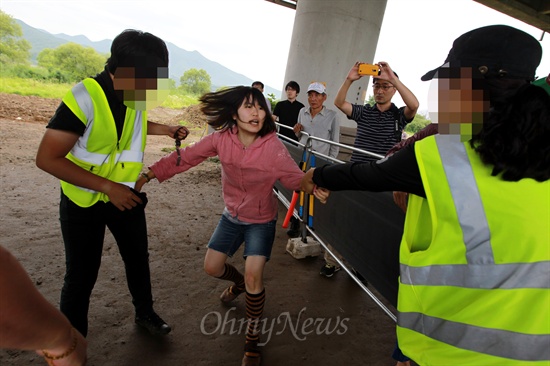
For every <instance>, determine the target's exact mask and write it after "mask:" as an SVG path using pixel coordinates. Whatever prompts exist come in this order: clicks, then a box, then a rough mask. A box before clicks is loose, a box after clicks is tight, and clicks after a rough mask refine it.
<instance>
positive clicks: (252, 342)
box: [244, 289, 265, 357]
mask: <svg viewBox="0 0 550 366" xmlns="http://www.w3.org/2000/svg"><path fill="white" fill-rule="evenodd" d="M264 304H265V289H263V290H262V292H260V293H259V294H251V293H249V292H248V291H247V292H246V317H247V318H248V327H247V329H246V344H245V347H244V350H245V355H246V356H247V357H260V351H259V349H258V346H257V345H258V342H259V339H260V320H261V319H260V318H261V317H262V314H263V312H264Z"/></svg>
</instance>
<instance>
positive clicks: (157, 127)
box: [147, 121, 189, 140]
mask: <svg viewBox="0 0 550 366" xmlns="http://www.w3.org/2000/svg"><path fill="white" fill-rule="evenodd" d="M147 134H148V135H167V136H169V137H171V138H173V139H175V138H178V139H179V140H185V138H187V136H188V135H189V130H188V129H187V127H184V126H171V125H164V124H162V123H156V122H151V121H147ZM176 135H177V136H176Z"/></svg>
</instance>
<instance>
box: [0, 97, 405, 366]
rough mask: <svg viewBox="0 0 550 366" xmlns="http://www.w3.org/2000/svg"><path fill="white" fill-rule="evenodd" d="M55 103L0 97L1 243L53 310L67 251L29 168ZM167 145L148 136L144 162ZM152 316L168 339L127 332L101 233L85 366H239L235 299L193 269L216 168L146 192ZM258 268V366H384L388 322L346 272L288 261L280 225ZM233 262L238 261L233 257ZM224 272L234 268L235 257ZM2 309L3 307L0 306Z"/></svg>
mask: <svg viewBox="0 0 550 366" xmlns="http://www.w3.org/2000/svg"><path fill="white" fill-rule="evenodd" d="M58 102H59V101H55V100H53V101H52V100H48V99H42V98H35V97H19V96H13V95H6V94H0V184H1V187H2V188H1V200H2V205H1V206H0V207H1V209H0V210H1V211H0V217H1V219H0V220H1V222H2V224H1V226H0V238H2V239H1V240H2V243H1V244H2V245H3V246H5V247H6V248H8V249H9V250H10V251H11V252H12V253H13V254H14V255H15V256H16V257H17V258H18V259H19V260H20V261H21V262H22V264H23V266H24V267H25V268H26V270H27V271H28V273H29V274H30V276H31V278H32V279H33V281H34V282H35V284H36V285H37V287H38V289H39V290H40V291H41V293H42V294H44V296H46V298H47V299H48V300H50V301H51V302H52V303H54V304H58V299H59V292H60V288H61V284H62V280H63V274H64V254H63V244H62V240H61V234H60V229H59V224H58V212H57V210H58V207H57V204H58V200H59V187H58V186H59V185H58V182H57V180H56V179H55V178H53V177H51V176H49V175H48V174H46V173H44V172H42V171H40V170H39V169H38V168H36V166H35V165H34V157H35V154H36V149H37V146H38V143H39V141H40V138H41V136H42V134H43V132H44V129H45V123H46V122H47V121H48V119H49V118H50V116H51V115H52V114H53V111H54V110H55V108H56V106H57V104H58ZM185 112H186V111H174V110H165V109H157V110H155V111H153V113H151V119H153V120H157V121H160V122H167V123H177V121H178V120H181V119H182V118H185V119H189V120H190V123H192V124H193V126H194V127H195V129H194V130H193V136H194V138H195V139H196V138H198V137H199V136H200V135H201V133H202V129H201V125H200V123H199V122H197V124H196V126H195V125H194V123H195V122H194V120H195V119H194V117H193V118H192V117H190V115H191V113H190V111H187V114H185ZM172 144H173V142H172V141H170V139H168V138H166V137H156V136H151V137H150V138H149V140H148V147H147V151H146V161H145V162H146V163H152V162H154V161H156V160H157V159H158V158H160V157H161V156H163V155H164V154H165V152H164V151H163V149H166V148H170V147H171V146H172ZM146 191H147V193H148V196H149V199H150V201H149V205H148V208H147V210H148V229H149V239H150V260H151V273H152V281H153V293H154V296H155V308H156V309H157V311H158V312H159V314H160V315H161V316H162V317H163V318H164V319H165V320H166V321H168V322H169V323H170V324H171V325H172V327H173V331H172V333H171V334H169V335H168V336H167V337H164V338H161V339H155V338H153V337H151V336H149V335H148V334H146V333H144V332H143V331H141V330H140V329H138V328H137V327H136V326H135V325H134V323H133V307H132V304H131V300H130V296H129V294H128V290H127V287H126V280H125V277H124V271H123V265H122V261H121V259H120V256H119V254H118V249H117V247H116V244H115V243H114V241H113V239H112V237H111V235H110V234H107V236H106V240H105V246H104V251H103V263H102V266H101V269H100V274H99V278H98V281H97V284H96V287H95V289H94V292H93V294H92V298H91V308H90V316H89V319H90V330H89V334H88V341H89V365H92V366H110V365H112V366H136V365H154V366H157V365H158V366H164V365H166V366H168V365H169V366H183V365H192V366H195V365H208V366H218V365H240V360H241V358H242V349H243V345H244V327H243V328H242V329H241V330H240V331H239V325H240V321H241V320H242V319H244V317H245V308H244V299H243V298H238V299H237V300H236V301H235V303H234V305H233V307H226V306H223V305H222V304H221V303H220V301H219V300H218V296H219V294H220V293H221V291H222V290H223V289H224V287H225V286H226V283H223V282H221V281H218V280H215V279H212V278H210V277H208V276H207V275H206V274H205V273H204V272H203V270H202V263H203V258H204V254H205V250H206V249H205V245H206V243H207V242H208V239H209V238H210V235H211V233H212V231H213V229H214V227H215V226H216V224H217V221H218V220H219V215H220V213H221V211H222V209H223V201H222V198H221V195H220V193H221V186H220V167H219V166H218V164H217V163H215V162H205V163H203V164H201V165H199V166H198V167H196V168H193V169H191V170H190V171H189V172H186V173H185V174H181V175H179V176H177V177H174V178H173V179H172V180H170V181H168V182H165V183H163V184H158V183H156V182H155V183H152V184H150V185H148V186H147V187H146ZM284 213H285V209H284V207H283V206H282V205H281V208H280V212H279V228H278V230H277V236H276V240H275V245H274V249H273V256H272V259H271V261H270V262H269V263H268V265H267V267H266V271H265V282H266V294H267V302H266V307H265V312H264V316H265V317H266V322H265V327H264V331H263V333H264V334H263V336H262V339H263V340H264V342H267V345H266V346H265V347H264V351H263V363H262V364H263V365H264V366H266V365H267V366H283V365H284V366H295V365H311V366H324V365H327V366H334V365H393V364H394V362H393V361H392V359H391V352H392V350H393V346H394V342H395V325H394V323H393V322H392V321H391V319H389V318H388V317H387V316H386V315H385V314H384V313H383V312H382V311H381V310H380V309H379V308H378V307H377V306H376V305H375V304H374V303H373V301H372V300H370V298H368V296H367V295H366V294H365V293H364V292H363V291H362V290H361V289H360V288H359V287H358V286H357V285H356V284H355V282H353V281H352V280H351V279H350V278H349V277H348V276H347V275H346V274H345V273H343V272H339V273H338V274H337V275H335V276H334V277H333V278H332V279H326V278H322V277H321V276H319V274H318V273H319V268H320V267H321V265H322V260H321V258H307V259H303V260H296V259H294V258H292V257H291V256H290V255H289V254H287V253H286V251H285V246H286V242H287V237H286V234H285V231H284V230H283V229H281V228H280V222H281V221H282V218H283V215H284ZM239 253H240V252H239ZM239 253H238V255H236V256H235V257H234V258H233V259H232V260H231V263H232V264H234V265H235V266H236V267H237V268H239V269H242V268H243V260H242V257H241V256H240V254H239ZM0 311H1V309H0ZM0 365H2V366H3V365H14V366H27V365H45V362H44V361H43V360H42V359H41V358H40V357H38V356H37V355H35V354H34V353H33V352H26V351H11V350H0Z"/></svg>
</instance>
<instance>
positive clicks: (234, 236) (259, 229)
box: [208, 215, 277, 260]
mask: <svg viewBox="0 0 550 366" xmlns="http://www.w3.org/2000/svg"><path fill="white" fill-rule="evenodd" d="M276 225H277V220H273V221H270V222H268V223H265V224H238V223H235V222H232V221H231V220H229V219H228V218H227V217H226V216H225V215H222V217H221V219H220V222H219V223H218V226H217V227H216V230H214V234H212V237H211V238H210V241H209V242H208V248H210V249H213V250H215V251H217V252H221V253H224V254H227V256H229V257H232V256H233V254H235V252H236V251H237V250H238V249H239V247H240V246H241V244H242V243H243V242H244V253H243V258H245V259H246V257H248V256H249V255H251V256H253V255H261V256H263V257H265V258H266V260H269V258H270V256H271V249H272V248H273V241H274V240H275V228H276Z"/></svg>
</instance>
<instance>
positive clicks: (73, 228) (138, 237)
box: [59, 192, 153, 336]
mask: <svg viewBox="0 0 550 366" xmlns="http://www.w3.org/2000/svg"><path fill="white" fill-rule="evenodd" d="M140 195H141V198H142V200H143V201H144V204H142V205H138V206H137V207H134V208H133V209H131V210H125V211H120V210H119V209H117V208H116V207H115V206H114V205H113V204H112V203H110V202H108V203H105V202H98V203H96V204H95V205H93V206H91V207H87V208H82V207H80V206H78V205H76V204H75V203H74V202H72V201H71V200H70V199H69V198H68V197H67V196H65V195H64V194H63V192H62V193H61V203H60V205H59V217H60V221H61V232H62V234H63V240H64V242H65V265H66V272H65V279H64V283H63V289H62V290H61V304H60V308H61V312H62V313H63V314H65V316H67V318H68V319H69V321H70V322H71V324H72V325H73V326H74V327H75V328H76V329H77V330H78V331H79V332H80V333H82V334H83V335H84V336H86V334H87V332H88V308H89V304H90V295H91V293H92V289H93V288H94V285H95V282H96V280H97V275H98V271H99V266H100V264H101V253H102V251H103V240H104V237H105V228H106V227H108V228H109V230H110V231H111V233H112V234H113V236H114V238H115V240H116V242H117V245H118V248H119V252H120V255H121V257H122V260H123V261H124V267H125V270H126V279H127V282H128V288H129V290H130V294H131V295H132V303H133V304H134V307H135V310H136V314H138V315H147V314H149V313H151V312H152V311H153V296H152V293H151V278H150V271H149V252H148V243H147V223H146V220H145V211H144V209H145V205H146V202H147V201H146V200H147V198H146V197H145V194H140Z"/></svg>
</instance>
